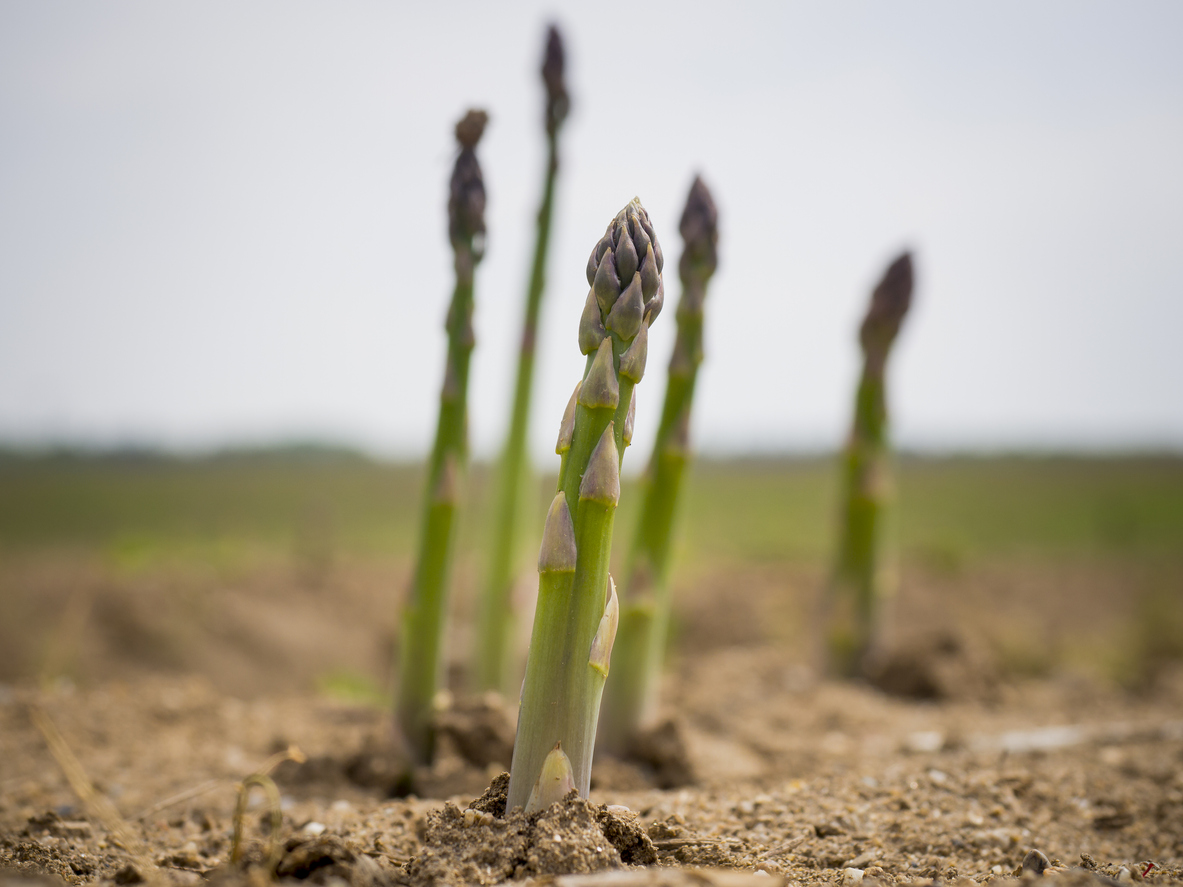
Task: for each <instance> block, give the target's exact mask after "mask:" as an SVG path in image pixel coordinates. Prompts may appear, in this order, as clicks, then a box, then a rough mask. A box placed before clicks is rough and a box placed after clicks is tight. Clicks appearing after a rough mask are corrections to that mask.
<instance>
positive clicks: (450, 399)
mask: <svg viewBox="0 0 1183 887" xmlns="http://www.w3.org/2000/svg"><path fill="white" fill-rule="evenodd" d="M487 122H488V116H487V115H486V114H485V112H484V111H469V112H468V113H467V114H466V115H465V116H464V118H463V119H462V120H461V121H460V122H459V123H457V124H456V140H457V142H459V144H460V154H459V156H458V157H457V158H456V165H455V167H454V169H453V171H452V181H451V187H450V193H449V197H448V235H449V237H450V239H451V241H452V251H453V254H454V264H455V270H456V286H455V288H454V289H453V291H452V303H451V306H450V307H449V308H448V317H447V322H446V328H447V332H448V357H447V365H446V368H445V372H444V382H443V387H442V390H441V391H440V411H439V422H438V425H437V426H436V434H435V445H434V446H433V447H432V451H431V461H430V463H429V466H428V474H427V488H426V491H425V495H424V508H423V526H422V531H421V533H420V539H419V555H418V560H417V563H416V566H415V574H414V579H413V582H412V585H411V590H410V595H409V599H408V603H407V607H406V610H405V611H404V613H403V620H402V638H401V644H400V648H401V650H400V667H399V675H398V697H397V702H396V719H397V726H398V728H399V732H400V735H401V737H402V739H403V742H404V745H405V749H406V752H407V754H408V755H409V756H410V758H411V760H412V761H413V762H415V763H428V762H429V761H430V760H431V755H432V746H433V736H432V729H431V718H432V703H433V701H434V699H435V695H436V692H437V690H438V688H439V685H440V678H441V675H442V671H443V634H444V623H445V617H446V614H447V602H448V580H449V572H450V567H451V561H452V547H453V541H454V540H453V536H454V532H453V530H454V523H455V515H456V508H457V504H458V501H459V494H460V483H461V480H462V474H463V471H464V467H465V462H466V460H467V455H468V441H467V435H468V427H467V426H468V411H467V396H468V364H469V357H470V356H471V354H472V346H473V343H474V338H473V330H472V307H473V306H472V292H473V272H474V271H475V269H476V266H477V264H478V263H479V262H480V260H481V258H482V257H483V255H484V241H485V184H484V179H483V177H482V175H481V167H480V164H479V163H478V162H477V158H476V153H475V148H476V145H477V142H478V141H480V138H481V134H482V133H483V132H484V129H485V124H486V123H487Z"/></svg>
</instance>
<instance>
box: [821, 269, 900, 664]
mask: <svg viewBox="0 0 1183 887" xmlns="http://www.w3.org/2000/svg"><path fill="white" fill-rule="evenodd" d="M912 282H913V274H912V257H911V255H910V254H909V253H906V252H905V253H903V254H902V255H901V256H899V257H898V258H897V259H896V260H895V261H893V262H892V263H891V264H890V265H889V266H888V268H887V271H886V272H885V273H884V275H883V279H882V280H880V281H879V284H878V285H877V286H876V287H875V290H874V292H873V293H872V294H871V305H870V307H869V308H868V309H867V316H866V317H865V318H864V320H863V323H862V327H861V328H860V330H859V342H860V344H861V345H862V350H863V358H864V359H863V372H862V377H861V378H860V379H859V385H858V393H857V394H856V396H855V405H854V424H853V426H852V428H851V432H850V438H849V440H848V441H847V443H846V448H845V451H844V452H843V455H842V475H843V476H842V483H843V489H842V504H841V527H840V531H839V532H840V540H839V544H838V556H837V561H836V562H835V565H834V572H833V575H832V578H831V582H830V587H829V590H828V595H827V599H826V604H825V606H826V613H825V625H824V632H825V637H826V643H827V654H828V667H829V670H830V672H831V673H832V674H834V675H836V676H840V677H855V676H857V675H860V674H862V673H863V672H864V670H865V669H866V666H867V664H868V658H869V656H870V655H871V654H872V652H873V651H874V650H875V649H876V648H877V647H878V646H879V645H880V643H881V641H882V638H881V633H882V623H883V604H884V600H885V599H886V598H887V597H888V596H889V595H890V593H891V591H892V584H893V580H892V577H891V575H890V573H889V569H888V566H887V563H886V558H885V557H884V544H883V536H884V527H883V524H884V518H885V511H886V509H887V507H888V505H889V503H890V500H891V497H892V488H891V466H890V464H889V459H890V447H889V444H888V439H887V396H886V383H885V370H886V367H887V358H888V356H889V354H890V353H891V346H892V343H893V342H894V341H895V338H896V335H897V333H899V330H900V324H901V323H903V320H904V315H906V314H907V312H908V307H909V306H910V305H911V303H912Z"/></svg>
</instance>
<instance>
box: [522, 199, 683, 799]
mask: <svg viewBox="0 0 1183 887" xmlns="http://www.w3.org/2000/svg"><path fill="white" fill-rule="evenodd" d="M661 269H662V255H661V247H660V246H659V245H658V243H657V238H656V237H655V236H654V234H653V228H652V226H651V225H650V223H649V216H648V214H647V213H646V212H645V210H644V208H643V207H642V206H641V203H640V201H638V200H633V201H632V202H631V203H630V204H629V205H628V206H626V207H625V208H624V209H623V210H621V211H620V213H618V214H617V216H616V218H615V219H613V220H612V223H611V224H610V225H609V226H608V230H607V232H606V233H605V234H604V236H603V238H601V240H600V241H599V243H598V244H596V248H595V249H594V250H593V251H592V254H591V258H590V259H589V260H588V266H587V279H588V283H590V284H591V291H590V292H589V293H588V296H587V302H586V304H585V306H584V310H583V316H582V318H581V319H580V322H579V348H580V350H581V351H582V352H583V353H584V354H586V355H587V365H586V368H585V369H584V374H583V379H582V381H581V382H580V383H579V384H578V385H577V386H576V387H575V392H574V393H573V394H572V395H571V401H570V402H569V403H568V405H567V410H566V412H565V414H564V416H563V421H562V423H561V425H560V427H559V439H558V444H557V446H556V447H555V451H556V452H557V453H558V454H559V456H560V463H559V489H558V493H557V494H556V495H555V498H554V501H553V502H552V503H551V506H550V510H549V512H548V513H547V517H546V525H545V528H544V530H543V534H542V547H541V549H540V551H539V555H538V604H537V607H536V609H535V611H534V629H533V634H532V636H531V639H530V651H529V655H528V657H527V660H526V679H525V681H524V682H523V684H522V699H521V707H520V708H519V710H518V733H517V740H516V742H515V743H514V750H513V766H512V768H511V770H510V781H509V799H508V805H509V807H510V808H511V809H512V808H513V807H516V806H526V807H527V809H537V808H539V807H544V806H546V805H547V804H549V803H551V802H552V801H554V800H557V798H556V797H555V793H556V792H558V791H565V790H567V789H566V787H567V786H569V785H570V786H574V788H576V789H577V790H578V792H579V794H580V795H581V796H582V797H587V792H588V787H589V784H590V781H591V764H592V753H593V750H594V747H595V738H596V725H597V721H598V719H599V711H600V697H601V694H602V693H603V691H604V681H605V679H606V678H607V676H608V666H609V663H610V661H611V654H612V644H613V641H614V640H615V637H616V626H617V621H618V618H619V603H618V601H617V597H616V589H615V586H614V585H613V583H612V580H611V578H610V577H609V575H608V561H609V557H610V556H611V552H612V525H613V520H614V518H615V514H616V504H617V502H618V501H619V499H620V464H621V459H622V456H623V453H624V448H625V446H627V445H628V443H629V441H630V440H631V439H632V422H633V416H634V415H635V405H634V403H633V391H634V387H635V386H636V384H637V383H638V382H640V381H641V377H642V376H643V375H644V372H645V358H646V355H647V350H648V342H649V325H650V324H651V323H652V322H653V320H654V319H655V318H656V317H657V314H658V312H659V311H660V310H661V305H662V301H663V299H664V287H663V284H662V279H661ZM548 787H549V788H548ZM536 788H537V791H536V790H535V789H536Z"/></svg>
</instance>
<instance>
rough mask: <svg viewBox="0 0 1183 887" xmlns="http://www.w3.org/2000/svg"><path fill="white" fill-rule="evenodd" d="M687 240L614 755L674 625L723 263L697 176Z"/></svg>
mask: <svg viewBox="0 0 1183 887" xmlns="http://www.w3.org/2000/svg"><path fill="white" fill-rule="evenodd" d="M679 230H680V231H681V234H682V240H683V242H684V244H685V246H684V248H683V250H682V258H681V261H679V262H678V274H679V276H680V277H681V279H682V298H681V301H680V302H679V303H678V311H677V315H676V319H677V324H678V332H677V338H676V339H675V342H674V353H673V357H671V359H670V367H669V381H668V384H667V385H666V389H665V404H664V406H663V407H662V411H661V424H660V426H659V427H658V430H657V440H656V441H655V442H654V444H653V455H652V456H651V457H650V459H649V467H648V470H647V472H646V477H645V487H644V493H643V496H644V498H643V499H642V503H641V514H640V518H639V520H638V523H637V531H636V536H635V537H634V539H633V545H632V550H631V552H630V555H629V567H628V572H627V574H626V575H627V577H628V581H627V583H626V585H625V586H624V587H623V594H622V595H621V609H620V631H619V634H618V636H617V639H616V667H615V668H614V669H613V670H612V677H611V678H609V680H608V686H607V688H606V690H605V697H604V706H603V711H602V718H601V722H600V735H599V739H600V742H601V743H602V744H603V746H604V748H606V749H607V750H608V751H611V752H613V753H615V754H623V753H625V752H627V750H628V747H629V743H630V741H631V740H632V738H633V737H634V736H635V735H636V734H637V733H638V732H639V731H640V730H642V729H643V728H645V727H648V726H652V724H653V721H654V720H655V719H656V715H657V694H658V689H659V684H660V680H661V667H662V660H663V655H664V651H665V639H666V632H667V629H668V626H669V612H670V589H669V561H670V557H669V555H670V542H671V537H672V531H673V523H674V515H675V512H676V506H677V501H678V492H679V490H680V489H681V485H682V476H683V473H684V470H685V467H686V461H687V456H688V453H689V448H688V440H687V434H688V430H689V427H690V407H691V403H692V401H693V399H694V384H695V381H696V379H697V376H698V366H699V364H700V363H702V320H703V302H704V301H705V299H706V292H707V284H708V282H709V281H710V279H711V275H713V274H714V273H715V267H716V265H717V264H718V255H717V250H716V245H717V243H718V240H719V233H718V212H717V210H716V209H715V202H714V200H713V199H712V198H711V192H710V191H709V190H708V189H707V186H706V184H704V183H703V181H702V179H701V178H699V177H696V178H695V179H694V184H693V185H691V187H690V195H689V196H688V197H687V198H686V208H685V209H684V210H683V211H682V221H681V224H680V226H679Z"/></svg>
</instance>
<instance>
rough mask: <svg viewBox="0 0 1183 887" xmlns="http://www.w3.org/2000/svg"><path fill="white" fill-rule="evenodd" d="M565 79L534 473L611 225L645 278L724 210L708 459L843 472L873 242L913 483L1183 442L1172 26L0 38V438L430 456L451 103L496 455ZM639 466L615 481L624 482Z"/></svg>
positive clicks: (485, 406) (322, 27)
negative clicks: (648, 256)
mask: <svg viewBox="0 0 1183 887" xmlns="http://www.w3.org/2000/svg"><path fill="white" fill-rule="evenodd" d="M552 19H553V20H556V21H557V22H558V23H559V24H560V26H561V27H562V28H563V32H564V35H565V37H566V41H567V47H568V82H569V88H570V91H571V93H572V101H573V113H572V118H571V119H570V121H569V123H568V125H567V127H566V128H565V130H564V132H563V141H562V150H563V177H562V179H561V181H560V184H559V195H558V210H557V215H556V220H555V226H556V227H555V234H554V237H555V242H554V247H555V248H554V250H553V251H552V255H551V262H550V274H549V280H550V288H549V291H548V295H547V302H546V304H545V307H544V309H543V310H544V320H545V322H544V327H545V329H544V332H543V335H542V337H541V352H540V358H539V374H538V379H537V386H536V389H535V403H534V415H533V422H532V435H531V439H532V446H533V450H534V452H535V455H536V456H537V457H538V459H539V461H540V463H541V464H542V465H544V466H545V465H547V464H549V463H548V462H547V461H546V459H547V458H550V459H553V458H554V457H553V456H550V457H547V456H546V454H547V453H549V452H551V451H552V448H553V440H554V435H555V432H556V430H557V426H558V422H559V419H560V417H561V414H562V410H563V406H564V404H565V403H566V400H567V397H568V395H569V393H570V390H571V388H572V386H573V385H574V383H575V381H576V380H577V379H578V377H579V373H580V371H581V368H582V363H583V360H582V357H581V355H580V354H579V352H578V348H577V344H576V328H577V324H578V318H579V313H580V309H581V308H582V305H583V300H584V297H585V295H586V292H587V282H586V280H585V279H584V266H585V263H586V260H587V255H588V252H589V251H590V250H591V249H592V247H593V246H594V245H595V243H596V240H597V239H598V238H599V236H600V235H601V234H602V233H603V230H604V227H605V225H606V224H607V223H608V221H609V220H610V219H611V217H612V216H613V215H614V214H615V212H616V211H617V210H618V209H620V208H621V207H622V206H623V205H624V204H625V203H626V202H627V201H628V200H629V199H630V198H632V197H633V196H634V195H637V196H639V197H640V198H641V200H642V201H643V202H644V204H645V205H646V207H647V208H648V210H649V212H650V215H651V218H652V219H653V222H654V225H655V228H656V231H657V234H658V237H659V239H660V240H661V242H662V244H663V248H664V251H665V255H666V256H667V259H668V261H667V278H666V287H667V296H666V298H667V302H666V304H667V311H666V313H664V314H663V315H662V317H661V318H660V319H659V321H658V322H657V323H656V324H655V326H654V328H653V333H652V336H651V340H650V347H651V351H650V361H649V375H648V376H647V378H646V379H645V381H644V383H643V384H642V385H641V387H640V389H639V391H638V398H639V410H638V418H637V433H636V440H635V444H636V447H635V450H636V452H635V453H634V456H633V457H632V459H633V461H636V462H637V463H641V462H643V461H644V458H643V457H641V458H637V453H643V454H647V451H648V446H649V444H650V443H651V441H652V436H653V431H654V425H655V424H656V418H657V411H658V408H659V405H660V400H661V395H662V390H663V388H664V375H665V364H666V362H667V360H668V355H669V350H670V347H671V344H672V336H673V330H674V323H673V315H674V311H673V307H674V305H675V304H676V300H677V297H678V294H679V291H680V286H679V284H678V281H677V274H676V263H677V256H678V255H679V254H680V252H681V241H680V238H679V236H678V233H677V222H678V218H679V215H680V212H681V205H682V202H683V201H684V199H685V195H686V191H687V189H688V187H689V184H690V181H691V178H692V176H693V174H694V173H695V172H696V171H698V172H701V173H702V175H703V176H704V178H705V179H706V181H707V182H708V184H709V185H710V187H711V188H712V189H713V191H714V194H715V197H716V200H717V202H718V205H719V210H720V218H721V228H722V234H721V238H720V255H721V262H720V268H719V272H718V274H717V275H716V278H715V280H714V282H713V285H712V288H711V293H710V298H709V300H708V303H707V314H708V317H707V332H706V339H707V362H706V363H705V364H704V367H703V370H702V376H701V382H700V390H699V396H698V400H697V403H696V405H695V416H694V436H695V439H696V441H697V443H698V444H699V446H700V447H701V448H702V449H704V450H707V451H710V452H745V451H751V450H759V451H770V450H799V449H802V448H816V447H827V446H833V445H835V444H837V443H838V441H840V440H841V438H842V437H843V435H844V433H845V430H846V426H847V423H848V421H849V413H850V401H851V395H852V387H853V384H854V379H855V376H856V373H857V367H858V351H857V348H856V345H855V327H856V324H857V322H858V319H859V317H860V316H861V313H862V311H863V309H864V306H865V304H866V300H867V297H868V293H869V289H870V287H871V286H872V285H873V284H874V282H875V280H876V279H877V278H878V276H879V274H880V273H881V271H882V270H883V268H884V266H885V265H886V263H887V262H888V261H889V260H890V259H891V258H892V257H893V256H894V255H895V253H897V252H898V251H899V250H900V249H901V248H903V247H905V246H907V247H911V248H912V249H913V250H914V251H915V258H916V267H917V276H918V288H917V293H916V299H915V303H914V311H913V315H912V316H911V317H910V318H909V322H908V324H907V325H906V328H905V330H904V332H903V334H902V336H901V339H900V342H899V343H898V345H899V347H898V350H897V353H896V354H895V356H894V358H893V362H892V364H891V366H890V367H889V371H890V376H891V378H890V382H891V404H892V410H893V423H894V436H895V438H896V440H897V441H898V442H900V443H901V444H903V445H905V446H909V447H915V448H922V449H944V448H957V449H983V448H986V449H989V448H997V447H1007V448H1048V447H1059V448H1097V447H1102V448H1104V447H1162V446H1166V447H1172V448H1176V449H1180V448H1183V343H1181V342H1180V339H1181V337H1183V161H1181V160H1180V158H1183V38H1181V35H1183V4H1180V3H1177V2H1161V3H1149V2H1137V3H1128V2H1089V0H1064V2H1051V0H1047V2H1039V3H1031V2H1029V0H1022V2H994V0H992V2H989V3H986V2H977V3H956V4H954V3H947V2H938V0H932V2H911V3H906V2H905V3H901V2H893V3H879V2H869V0H868V2H813V3H784V2H778V3H754V2H753V3H729V4H723V3H717V2H712V3H702V4H693V3H686V2H676V3H667V4H659V3H610V2H601V3H596V4H591V3H588V4H579V5H575V4H566V5H558V4H543V3H534V2H528V0H519V2H507V3H477V2H471V3H459V2H455V3H445V2H440V3H427V4H414V5H412V4H398V3H388V2H382V3H378V2H374V3H362V2H335V3H324V2H305V0H276V2H242V0H234V2H210V0H202V2H170V3H160V2H156V0H144V2H104V3H91V2H81V0H77V2H58V0H26V2H17V0H4V2H2V3H0V125H2V127H3V131H2V133H0V442H5V443H20V444H30V443H32V444H36V443H45V442H50V441H67V442H75V443H79V442H82V443H91V444H100V445H112V444H119V443H141V444H143V443H147V444H158V445H164V446H169V447H174V448H180V449H184V450H200V449H203V448H210V447H216V446H220V445H224V444H232V443H239V444H240V443H262V442H268V441H276V440H283V439H291V438H317V439H322V440H332V441H341V442H346V443H352V444H356V445H359V446H362V447H364V448H366V449H368V450H370V451H371V452H374V453H377V454H383V455H398V456H412V457H413V456H416V455H420V454H422V453H423V452H424V451H425V450H426V449H427V447H428V446H429V443H430V438H431V435H432V433H433V430H434V422H435V409H436V404H437V397H438V389H439V385H440V381H441V377H442V372H443V352H444V345H445V339H444V333H443V327H442V324H443V318H444V313H445V310H446V303H447V299H448V297H449V295H450V289H451V265H450V262H451V259H450V253H449V250H448V245H447V238H446V233H445V232H446V221H445V196H446V182H447V177H448V174H449V170H450V166H451V162H452V159H453V156H454V149H453V141H452V135H451V128H452V124H453V123H454V122H455V120H456V119H458V118H459V117H460V116H461V115H462V114H463V112H464V110H465V109H466V108H468V107H471V106H476V107H483V108H486V109H487V110H488V111H489V113H490V116H491V123H490V126H489V129H488V131H487V134H486V137H485V140H484V142H483V143H482V145H481V147H480V158H481V162H482V164H483V166H484V170H485V176H486V182H487V187H488V193H489V214H488V227H489V246H488V257H487V259H486V261H485V262H484V263H483V264H482V265H481V266H480V269H479V271H478V277H477V302H478V307H477V312H476V328H477V337H478V343H477V350H476V352H475V354H474V362H473V377H472V387H471V394H472V404H471V421H470V425H471V430H472V440H473V445H474V448H475V451H476V453H477V454H478V455H479V456H488V455H490V454H492V453H493V452H495V451H496V450H497V449H498V447H499V446H500V441H501V439H502V436H503V434H504V431H505V422H506V419H505V416H506V413H507V412H508V404H509V398H510V387H511V381H512V372H513V366H514V361H515V359H516V356H515V355H516V342H517V339H518V335H519V332H518V331H519V327H520V323H521V313H522V301H523V295H524V285H525V281H526V277H527V271H528V267H527V266H528V262H529V256H530V250H531V248H532V238H533V217H534V213H535V211H536V206H537V201H538V196H539V191H540V187H541V172H542V161H543V136H542V128H541V115H542V86H541V81H540V78H539V76H538V66H539V63H540V60H541V53H542V42H543V37H544V31H545V25H546V23H547V22H548V21H551V20H552ZM634 467H638V466H634Z"/></svg>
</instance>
